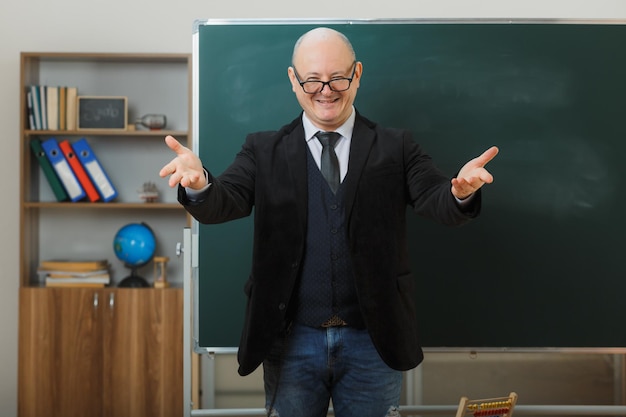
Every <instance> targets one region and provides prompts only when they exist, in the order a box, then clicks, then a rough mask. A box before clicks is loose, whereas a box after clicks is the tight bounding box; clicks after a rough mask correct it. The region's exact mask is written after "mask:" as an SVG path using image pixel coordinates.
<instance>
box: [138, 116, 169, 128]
mask: <svg viewBox="0 0 626 417" xmlns="http://www.w3.org/2000/svg"><path fill="white" fill-rule="evenodd" d="M135 125H141V126H143V127H147V128H148V129H150V130H160V129H164V128H165V126H166V125H167V117H165V115H164V114H146V115H145V116H142V117H140V118H138V119H137V120H136V121H135Z"/></svg>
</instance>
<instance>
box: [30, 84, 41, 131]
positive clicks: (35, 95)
mask: <svg viewBox="0 0 626 417" xmlns="http://www.w3.org/2000/svg"><path fill="white" fill-rule="evenodd" d="M30 94H31V96H32V100H33V119H34V121H35V129H36V130H41V110H40V108H39V107H40V103H41V101H40V100H39V87H38V86H36V85H31V86H30Z"/></svg>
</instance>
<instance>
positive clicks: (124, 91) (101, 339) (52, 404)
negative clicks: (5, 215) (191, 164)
mask: <svg viewBox="0 0 626 417" xmlns="http://www.w3.org/2000/svg"><path fill="white" fill-rule="evenodd" d="M20 83H21V88H20V99H19V103H20V108H21V118H20V135H21V142H20V144H21V150H20V163H21V168H20V169H21V172H20V190H21V193H20V194H21V195H20V276H19V281H20V316H19V365H18V368H19V375H18V380H19V381H18V391H19V394H18V396H19V405H18V409H19V415H20V417H40V416H42V417H43V416H45V417H50V416H52V417H54V416H59V417H72V416H76V417H79V416H80V417H83V416H96V417H97V416H102V417H109V416H110V417H124V416H128V417H143V416H145V417H159V416H168V417H169V416H177V415H182V412H183V405H182V401H183V396H182V390H183V366H182V364H183V340H182V327H183V317H182V314H183V302H182V294H183V290H182V282H183V277H182V270H183V268H182V259H181V258H179V257H178V256H177V243H178V242H180V241H182V234H183V228H184V227H186V226H188V225H189V223H190V218H189V216H188V215H187V214H186V213H185V211H184V210H183V209H182V207H181V206H180V205H179V204H178V203H177V201H176V190H175V189H170V188H169V187H168V186H167V180H164V179H161V178H160V177H159V176H158V172H159V170H160V168H161V167H162V166H163V165H164V164H166V163H167V162H168V161H169V160H171V159H172V157H173V156H174V155H173V153H172V152H171V151H170V150H169V149H168V148H167V147H166V146H165V144H164V142H163V139H164V137H165V136H166V135H173V136H175V137H176V138H178V139H179V140H180V141H181V142H182V143H183V144H186V145H187V146H190V144H191V135H190V134H189V128H190V126H191V123H190V120H191V117H190V112H191V105H190V103H191V55H190V54H129V53H54V52H43V53H35V52H24V53H22V55H21V67H20ZM31 85H47V86H73V87H77V90H78V96H98V97H112V96H118V97H119V96H123V97H126V99H127V103H128V121H129V126H128V128H127V129H121V130H120V129H117V130H113V129H87V130H85V129H82V130H76V129H75V130H35V129H32V128H31V126H30V123H29V115H28V103H27V92H28V91H29V87H30V86H31ZM145 114H165V115H166V117H167V126H166V128H165V129H164V130H148V129H145V128H142V127H141V126H138V127H137V128H134V127H135V126H134V121H135V120H137V119H139V118H140V117H141V116H143V115H145ZM51 137H55V138H56V139H57V140H58V141H61V140H64V139H67V140H69V141H70V143H73V142H74V141H76V140H78V139H80V138H85V139H86V140H87V142H88V143H89V144H90V145H91V148H92V149H93V151H94V153H95V154H96V156H97V157H98V159H99V161H100V163H101V164H102V166H103V167H104V168H105V170H106V172H107V174H108V176H109V177H110V179H111V182H112V183H113V184H114V186H115V187H116V189H117V191H118V196H117V198H116V199H115V200H113V201H111V202H107V203H102V202H94V203H92V202H89V201H86V200H83V201H79V202H59V201H58V200H57V198H56V196H55V194H54V193H53V191H52V188H51V187H50V185H49V184H48V183H47V179H46V177H45V175H44V174H43V173H42V170H41V168H40V166H39V164H38V161H37V159H36V158H35V157H34V155H33V153H32V150H31V148H30V142H31V141H32V140H41V141H43V140H46V139H47V138H51ZM146 182H152V183H155V184H156V185H157V188H158V190H159V192H160V196H159V199H158V201H156V202H150V203H146V202H144V201H142V199H141V197H140V196H139V194H138V189H139V188H140V187H141V185H143V184H144V183H146ZM136 222H144V223H146V224H148V225H149V226H150V228H151V229H152V230H153V232H154V235H155V239H156V251H155V255H156V256H166V257H168V258H169V259H170V262H169V263H168V267H167V278H168V281H169V282H170V284H171V285H172V287H170V288H166V289H155V288H141V289H137V288H116V285H117V284H119V283H120V282H121V281H122V279H123V278H125V277H126V276H128V275H129V269H128V268H127V267H126V266H125V265H124V263H123V262H122V261H121V260H119V259H117V257H116V256H115V253H114V250H113V239H114V237H115V234H116V232H117V231H118V230H119V229H120V228H121V227H123V226H124V225H126V224H128V223H136ZM45 259H107V260H108V261H109V263H110V265H111V271H110V272H111V277H112V283H111V286H110V287H105V288H80V287H76V288H51V287H45V285H44V283H43V280H42V277H41V276H39V275H38V273H37V267H38V266H39V263H40V262H41V261H42V260H45ZM137 274H138V275H140V276H142V277H144V278H146V279H147V281H148V282H149V283H150V284H152V282H153V264H152V262H150V263H148V264H146V265H145V266H143V267H141V268H139V269H138V270H137Z"/></svg>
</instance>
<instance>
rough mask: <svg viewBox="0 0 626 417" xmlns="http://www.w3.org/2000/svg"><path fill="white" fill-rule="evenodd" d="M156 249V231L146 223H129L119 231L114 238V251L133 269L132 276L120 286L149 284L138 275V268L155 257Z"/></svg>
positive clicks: (143, 285) (146, 285) (145, 285)
mask: <svg viewBox="0 0 626 417" xmlns="http://www.w3.org/2000/svg"><path fill="white" fill-rule="evenodd" d="M155 249H156V240H155V238H154V233H152V229H150V227H149V226H148V225H147V224H145V223H129V224H127V225H125V226H123V227H122V228H121V229H120V230H118V231H117V233H116V234H115V238H114V239H113V251H114V252H115V256H117V258H118V259H119V260H120V261H122V262H124V265H125V266H126V267H127V268H130V270H131V274H130V276H128V277H126V278H124V279H123V280H122V281H121V282H120V284H119V286H120V287H148V286H149V285H148V283H147V282H146V280H145V279H143V278H142V277H140V276H138V275H137V268H139V267H141V266H143V265H146V264H147V263H148V262H150V261H151V260H152V258H154V251H155Z"/></svg>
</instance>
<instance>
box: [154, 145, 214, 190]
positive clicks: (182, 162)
mask: <svg viewBox="0 0 626 417" xmlns="http://www.w3.org/2000/svg"><path fill="white" fill-rule="evenodd" d="M165 144H166V145H167V146H168V147H169V148H170V149H171V150H172V151H174V153H175V154H176V157H175V158H174V159H172V160H171V161H170V162H169V163H168V164H167V165H165V166H164V167H163V168H161V171H159V176H161V178H165V177H167V176H168V175H169V176H170V179H169V186H170V187H176V186H177V185H178V184H180V185H182V186H183V187H186V188H191V189H193V190H200V189H202V188H204V187H205V186H206V185H207V179H206V177H205V175H204V168H203V167H202V161H200V158H199V157H198V156H197V155H196V154H194V153H193V152H192V151H191V150H190V149H189V148H186V147H185V146H183V145H182V144H181V143H180V142H179V141H177V140H176V139H175V138H174V137H173V136H169V135H168V136H166V137H165Z"/></svg>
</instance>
